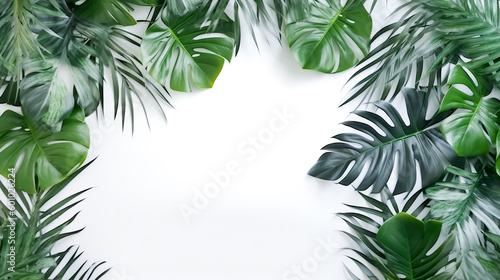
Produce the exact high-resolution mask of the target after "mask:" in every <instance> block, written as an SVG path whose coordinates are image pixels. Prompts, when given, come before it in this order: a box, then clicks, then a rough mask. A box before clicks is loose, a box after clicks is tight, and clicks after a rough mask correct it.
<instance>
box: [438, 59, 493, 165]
mask: <svg viewBox="0 0 500 280" xmlns="http://www.w3.org/2000/svg"><path fill="white" fill-rule="evenodd" d="M448 85H452V87H451V88H450V89H449V90H448V92H447V93H446V95H445V97H444V99H443V101H442V103H441V107H440V109H439V110H440V111H441V112H442V111H446V110H452V109H457V110H456V111H455V112H454V113H453V114H452V115H451V116H449V117H448V118H447V119H446V120H444V121H443V123H442V124H441V131H442V132H443V134H444V136H445V138H446V140H447V141H448V142H449V143H450V144H451V145H452V146H453V148H454V149H455V151H456V152H457V154H458V155H459V156H463V157H473V156H479V155H484V154H487V153H488V152H489V151H490V143H495V141H496V136H497V134H498V127H499V126H498V123H499V122H500V117H499V115H498V111H499V110H500V100H498V99H496V98H494V97H487V94H489V93H490V91H491V85H490V84H489V83H488V82H487V81H486V80H485V79H484V78H482V77H479V76H477V75H473V74H468V73H467V72H466V71H465V70H464V69H463V68H462V67H461V66H456V67H455V68H454V69H453V72H452V73H451V75H450V78H449V81H448ZM456 85H462V86H465V87H467V88H468V89H469V90H470V91H471V92H472V95H470V94H468V93H466V92H463V91H462V90H460V89H459V88H457V87H456Z"/></svg>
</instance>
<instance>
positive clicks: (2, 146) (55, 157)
mask: <svg viewBox="0 0 500 280" xmlns="http://www.w3.org/2000/svg"><path fill="white" fill-rule="evenodd" d="M84 119H85V116H84V114H83V111H82V110H81V109H80V108H78V107H77V108H75V110H74V111H73V113H72V114H71V115H70V116H69V117H68V118H66V120H64V122H63V124H62V127H61V131H60V132H58V133H55V134H53V133H52V131H51V130H50V129H48V128H46V127H45V126H44V125H43V124H39V123H36V122H34V121H32V120H30V119H27V118H26V117H25V116H22V115H19V114H17V113H15V112H13V111H10V110H8V111H6V112H4V113H3V114H2V116H0V158H2V161H0V174H2V175H4V176H8V174H9V169H11V168H16V169H17V170H18V175H19V177H18V181H17V183H18V184H17V187H18V188H19V189H20V190H24V191H26V192H28V193H36V192H38V191H40V190H45V189H47V188H49V187H51V186H53V185H54V184H57V183H59V182H61V181H62V180H63V179H64V178H66V177H67V176H69V175H70V174H71V173H72V172H74V171H75V170H76V169H77V168H78V167H79V166H80V165H81V164H82V163H83V161H84V160H85V158H86V156H87V151H88V149H89V146H90V132H89V128H88V127H87V124H86V123H85V121H84Z"/></svg>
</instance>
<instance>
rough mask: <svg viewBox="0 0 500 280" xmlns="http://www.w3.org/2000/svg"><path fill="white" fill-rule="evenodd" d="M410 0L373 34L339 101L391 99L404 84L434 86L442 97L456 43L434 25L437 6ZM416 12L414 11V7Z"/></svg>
mask: <svg viewBox="0 0 500 280" xmlns="http://www.w3.org/2000/svg"><path fill="white" fill-rule="evenodd" d="M415 6H417V5H414V4H413V2H408V3H405V4H403V5H402V6H401V7H400V8H399V9H400V10H405V9H406V10H408V11H407V12H406V13H404V14H403V16H402V17H401V18H400V19H399V20H398V21H396V22H394V23H391V24H388V25H387V26H385V27H383V28H382V29H381V30H379V31H378V32H377V33H376V34H375V35H374V36H373V38H372V43H371V45H372V50H371V51H370V53H369V54H368V55H367V56H366V57H365V58H364V59H363V60H361V61H360V62H359V69H358V70H357V71H356V72H355V73H354V74H353V75H352V77H351V78H350V80H349V83H354V85H353V86H352V88H351V90H350V92H349V94H348V95H347V96H346V97H345V100H344V101H343V103H342V105H344V104H347V103H349V102H353V100H357V102H356V103H357V104H364V103H367V102H375V101H378V100H393V99H394V98H395V97H396V96H397V95H398V94H399V93H400V92H401V89H403V88H404V87H415V88H417V87H422V86H425V87H427V89H428V90H429V93H430V90H431V89H432V88H433V87H434V86H435V88H436V89H437V91H435V92H434V94H435V95H436V97H437V98H441V86H442V85H443V83H445V81H446V77H447V75H446V72H447V68H446V66H447V65H448V64H449V63H450V62H456V60H458V57H456V56H455V55H454V53H455V46H454V45H453V44H452V43H451V42H449V41H447V40H445V39H444V38H443V36H442V35H441V34H440V33H436V32H435V29H436V27H437V25H438V23H437V22H435V21H433V20H432V18H433V16H434V15H435V14H436V10H434V11H427V10H423V9H417V7H415ZM416 9H417V10H418V11H419V13H413V11H414V10H416Z"/></svg>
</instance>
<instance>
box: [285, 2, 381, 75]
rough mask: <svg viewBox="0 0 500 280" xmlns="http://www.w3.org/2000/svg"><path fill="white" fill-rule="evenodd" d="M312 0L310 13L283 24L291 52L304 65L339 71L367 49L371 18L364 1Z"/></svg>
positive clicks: (357, 60)
mask: <svg viewBox="0 0 500 280" xmlns="http://www.w3.org/2000/svg"><path fill="white" fill-rule="evenodd" d="M326 2H327V3H328V5H325V4H322V3H320V2H316V1H315V2H313V3H312V6H311V9H310V12H309V15H308V16H307V17H306V18H305V19H303V20H299V21H292V22H289V23H287V24H286V27H285V36H286V38H287V41H288V45H289V46H290V50H291V51H292V54H293V56H294V57H295V59H296V60H297V61H298V62H299V64H300V66H302V68H304V69H314V70H317V71H320V72H324V73H334V72H340V71H343V70H346V69H349V68H351V67H352V66H354V65H356V64H357V63H358V62H359V61H360V60H361V59H362V58H363V57H364V56H365V55H367V54H368V52H369V50H370V35H371V31H372V20H371V17H370V14H369V13H368V12H367V11H366V10H365V8H364V7H363V2H364V1H358V0H354V1H353V0H349V1H347V3H346V4H345V5H344V6H342V5H341V1H340V0H328V1H326Z"/></svg>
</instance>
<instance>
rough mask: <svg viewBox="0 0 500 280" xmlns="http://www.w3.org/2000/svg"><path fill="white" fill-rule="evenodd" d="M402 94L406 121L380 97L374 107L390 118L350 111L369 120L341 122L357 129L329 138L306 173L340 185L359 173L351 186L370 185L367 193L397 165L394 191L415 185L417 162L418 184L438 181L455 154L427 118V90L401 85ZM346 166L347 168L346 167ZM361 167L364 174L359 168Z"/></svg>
mask: <svg viewBox="0 0 500 280" xmlns="http://www.w3.org/2000/svg"><path fill="white" fill-rule="evenodd" d="M403 93H404V98H405V103H406V111H407V115H408V118H409V121H410V124H409V125H406V124H405V122H404V120H403V117H402V116H401V114H400V113H399V112H398V110H397V109H396V108H395V107H394V106H392V105H391V104H390V103H388V102H386V101H379V102H377V103H375V105H376V107H377V108H378V109H380V110H382V111H383V112H384V113H385V114H386V115H387V116H388V117H389V119H390V121H388V120H386V119H384V118H383V117H382V116H381V115H379V114H377V113H374V112H371V111H361V110H357V111H354V114H355V115H357V116H359V117H361V118H363V119H365V120H366V121H368V122H371V123H372V124H368V123H367V122H361V121H346V122H344V123H343V124H344V125H346V126H348V127H351V128H352V129H354V130H355V131H357V132H358V133H342V134H339V135H336V136H334V137H333V138H335V139H337V140H338V141H337V142H335V143H332V144H329V145H327V146H325V147H324V148H323V149H324V150H326V151H327V152H326V153H324V154H323V155H322V156H321V157H320V158H319V160H318V162H317V163H316V164H315V165H314V166H313V167H312V168H311V170H310V171H309V174H310V175H312V176H315V177H318V178H321V179H325V180H333V181H336V180H338V182H339V183H340V184H342V185H351V184H353V182H354V181H355V180H356V179H357V178H358V177H359V176H363V177H362V178H361V180H360V182H359V185H358V186H355V187H357V189H358V190H366V189H367V188H369V187H370V186H373V189H372V192H374V193H376V192H380V191H381V190H382V189H383V188H384V186H385V185H386V184H387V182H388V181H389V177H390V176H391V173H392V172H393V169H396V170H395V171H396V174H397V175H396V186H395V189H394V193H395V194H398V193H403V192H406V191H410V190H411V189H412V188H413V187H414V185H415V183H416V181H417V162H418V166H419V169H420V178H421V181H422V185H424V186H427V185H429V184H430V183H432V182H434V181H435V180H437V179H438V178H439V177H440V176H441V175H442V173H443V171H444V169H445V167H446V166H447V165H448V164H449V162H455V160H456V153H455V151H454V150H453V148H452V147H451V146H450V145H449V144H448V143H447V142H446V140H445V139H444V138H443V136H442V135H441V133H440V132H439V129H438V128H436V127H434V124H436V121H437V116H434V117H433V118H432V119H430V120H426V118H425V116H426V112H427V106H428V100H427V97H426V93H424V92H422V91H417V90H414V89H404V90H403ZM378 129H379V130H381V131H382V133H380V132H378V131H377V130H378ZM365 135H366V136H365ZM396 158H397V161H396ZM456 164H458V162H457V163H456ZM350 165H352V168H349V167H350ZM365 167H367V168H366V173H364V172H363V169H364V168H365ZM362 174H365V175H362Z"/></svg>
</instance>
